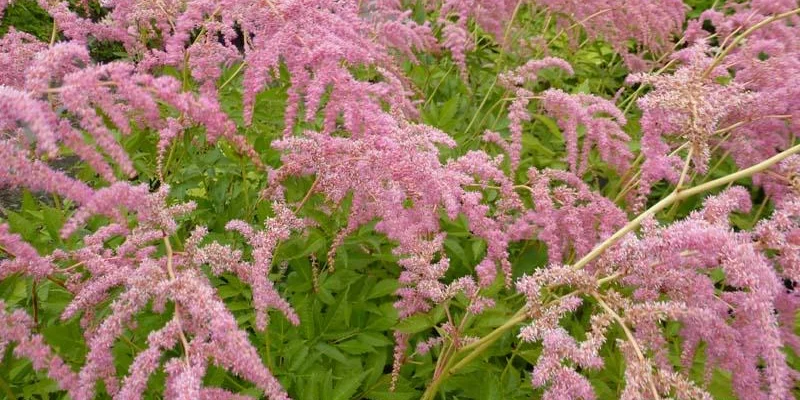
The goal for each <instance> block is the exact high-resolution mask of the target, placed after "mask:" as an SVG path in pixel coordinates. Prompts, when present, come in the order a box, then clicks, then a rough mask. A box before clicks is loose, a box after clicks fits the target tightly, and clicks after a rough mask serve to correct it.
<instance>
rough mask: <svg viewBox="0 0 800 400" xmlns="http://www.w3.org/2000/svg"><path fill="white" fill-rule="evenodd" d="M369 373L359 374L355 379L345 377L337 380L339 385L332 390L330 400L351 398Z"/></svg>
mask: <svg viewBox="0 0 800 400" xmlns="http://www.w3.org/2000/svg"><path fill="white" fill-rule="evenodd" d="M368 373H369V371H364V372H362V373H361V374H359V375H358V376H357V377H355V378H353V377H346V378H343V379H341V380H339V384H338V385H336V387H335V388H334V389H333V397H331V399H332V400H347V399H350V398H352V396H353V395H354V394H355V393H356V390H358V387H359V386H361V382H363V381H364V378H365V377H366V376H367V374H368Z"/></svg>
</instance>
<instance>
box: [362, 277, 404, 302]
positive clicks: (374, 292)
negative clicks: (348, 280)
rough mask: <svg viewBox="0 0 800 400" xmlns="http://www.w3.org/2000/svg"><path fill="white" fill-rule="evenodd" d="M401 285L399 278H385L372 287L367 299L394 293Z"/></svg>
mask: <svg viewBox="0 0 800 400" xmlns="http://www.w3.org/2000/svg"><path fill="white" fill-rule="evenodd" d="M399 286H400V284H399V283H398V282H397V279H384V280H382V281H380V282H378V283H376V284H375V286H373V287H372V289H370V291H369V295H368V296H367V300H369V299H374V298H378V297H383V296H388V295H390V294H393V293H394V292H395V291H397V288H398V287H399Z"/></svg>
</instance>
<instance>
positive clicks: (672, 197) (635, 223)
mask: <svg viewBox="0 0 800 400" xmlns="http://www.w3.org/2000/svg"><path fill="white" fill-rule="evenodd" d="M797 152H800V145H795V146H793V147H791V148H789V149H787V150H785V151H783V152H781V153H778V154H776V155H775V156H772V157H770V158H768V159H766V160H764V161H762V162H760V163H758V164H756V165H753V166H752V167H749V168H745V169H743V170H740V171H737V172H735V173H733V174H730V175H727V176H723V177H722V178H719V179H715V180H713V181H709V182H706V183H703V184H700V185H697V186H694V187H691V188H687V189H681V188H680V187H677V188H675V190H674V191H672V193H670V194H669V195H667V197H664V198H663V199H661V201H659V202H658V203H656V204H654V205H653V206H652V207H650V208H648V209H647V211H645V212H643V213H641V214H639V216H637V217H636V218H634V219H633V220H632V221H630V222H628V223H627V224H626V225H625V226H624V227H622V229H620V230H618V231H617V232H615V233H614V234H613V235H611V237H609V238H608V239H606V240H605V241H604V242H603V243H601V244H600V245H598V246H597V247H595V248H594V249H593V250H592V251H590V252H589V254H586V255H585V256H583V258H581V259H580V260H578V261H577V262H576V263H575V264H574V265H573V266H572V267H573V268H574V269H581V268H583V267H585V266H586V265H588V264H589V263H590V262H592V261H594V259H595V258H597V257H599V256H600V255H601V254H603V252H605V251H606V250H607V249H608V248H609V247H611V246H612V245H614V244H615V243H617V242H618V241H619V240H620V239H622V238H623V237H624V236H625V235H627V234H628V233H630V232H632V231H634V230H635V229H637V228H639V226H640V225H641V224H642V222H643V221H644V220H645V219H647V218H649V217H651V216H653V215H655V214H656V213H657V212H659V211H661V210H663V209H664V208H666V207H667V206H670V205H672V203H674V202H676V201H680V200H683V199H686V198H689V197H691V196H694V195H696V194H700V193H703V192H706V191H708V190H711V189H714V188H717V187H720V186H724V185H727V184H729V183H733V182H735V181H737V180H739V179H742V178H747V177H750V176H752V175H754V174H756V173H759V172H761V171H764V170H766V169H767V168H769V167H771V166H773V165H775V164H777V163H779V162H781V161H783V160H784V159H785V158H786V157H789V156H790V155H792V154H795V153H797Z"/></svg>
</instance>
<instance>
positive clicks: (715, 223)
mask: <svg viewBox="0 0 800 400" xmlns="http://www.w3.org/2000/svg"><path fill="white" fill-rule="evenodd" d="M749 207H750V199H749V196H748V194H747V192H746V191H745V190H744V189H742V188H738V187H735V188H732V189H729V190H728V191H726V192H723V193H722V194H720V195H719V196H717V197H713V198H709V199H707V201H706V203H705V208H704V209H703V210H702V211H696V212H694V213H692V214H691V215H690V216H689V217H688V218H686V219H685V220H681V221H678V222H675V223H673V224H672V225H670V226H667V227H658V226H657V225H655V224H654V223H652V224H649V226H648V227H647V229H646V230H645V232H644V235H643V237H642V238H640V239H634V238H629V239H628V241H626V242H625V243H623V245H622V246H621V247H619V248H618V250H617V251H620V252H622V254H618V255H615V256H614V258H615V259H617V260H624V261H622V265H620V267H621V268H622V271H623V272H624V274H625V276H624V277H623V278H622V279H623V282H625V283H626V284H627V285H630V286H633V287H634V288H635V289H636V290H635V292H634V294H633V300H634V301H635V302H645V303H650V302H655V301H662V300H663V299H664V298H667V299H670V300H671V301H674V302H681V303H682V304H684V306H682V308H683V310H684V311H683V312H679V313H676V314H674V315H672V316H671V317H672V318H675V319H678V320H680V321H681V322H682V323H683V327H682V329H681V336H682V337H683V338H684V342H683V354H682V358H683V360H684V362H685V363H687V364H688V363H690V362H691V360H692V359H693V358H694V357H693V356H694V353H695V352H696V351H697V349H698V345H699V343H700V342H701V341H703V342H705V343H706V350H705V354H706V368H707V371H711V369H712V368H714V366H718V367H720V368H723V369H726V370H729V371H732V372H733V377H732V379H733V388H734V390H735V391H736V392H737V393H738V395H739V396H742V397H746V398H754V399H758V398H780V399H783V398H787V397H788V396H789V387H790V379H791V378H790V374H789V368H788V366H787V364H786V359H785V356H784V354H783V352H782V351H781V347H782V346H783V345H782V341H781V333H780V330H779V327H778V320H777V319H776V315H775V314H774V312H773V310H774V304H775V303H776V300H777V296H779V293H780V291H781V287H782V285H781V283H780V280H779V278H778V275H777V274H776V273H775V270H774V268H773V267H772V265H770V262H769V260H768V259H767V258H766V257H765V256H764V255H762V254H761V253H760V252H759V251H758V249H757V248H756V246H755V244H754V242H753V241H752V240H751V238H750V235H749V234H748V233H737V232H734V231H733V230H732V229H731V228H730V225H729V223H728V215H729V214H730V213H731V212H732V211H735V210H747V209H749ZM714 269H720V270H721V272H722V273H724V276H725V278H724V279H725V280H724V282H725V287H726V289H725V290H724V291H722V293H719V294H718V293H717V289H716V288H715V284H714V282H713V281H712V280H711V278H710V277H709V276H708V274H709V273H710V272H711V270H714ZM652 322H653V321H651V323H652ZM653 329H656V331H653ZM657 329H659V328H656V327H655V326H652V325H651V326H650V328H648V327H647V324H646V323H645V321H644V320H642V321H638V322H637V333H640V334H645V333H647V332H651V333H652V332H658V330H657ZM756 338H758V339H756ZM639 339H640V340H641V341H642V342H643V343H645V344H646V345H647V346H649V347H651V348H652V349H653V350H654V351H655V352H656V354H658V352H659V351H662V352H663V351H664V350H659V348H660V347H661V346H664V343H663V339H661V338H660V335H656V334H648V335H647V336H644V335H642V337H640V338H639ZM662 360H664V358H662ZM761 360H763V361H764V368H763V370H762V368H761V367H760V364H761ZM659 367H660V368H667V367H669V363H667V362H666V361H662V362H661V363H660V365H659ZM761 382H767V385H766V387H767V389H766V391H765V390H762V384H761Z"/></svg>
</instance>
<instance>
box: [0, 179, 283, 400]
mask: <svg viewBox="0 0 800 400" xmlns="http://www.w3.org/2000/svg"><path fill="white" fill-rule="evenodd" d="M168 191H169V187H168V186H162V188H161V189H160V190H159V191H158V192H156V193H149V191H148V189H147V186H146V185H144V186H138V187H135V186H130V185H129V184H127V183H117V184H114V185H112V186H111V187H109V188H106V189H102V190H99V191H97V192H96V193H94V194H93V195H92V196H91V198H90V199H89V200H88V201H86V203H85V204H84V205H83V206H82V207H81V208H80V209H79V210H78V212H77V213H76V214H75V215H74V216H73V217H72V219H71V220H70V221H68V222H67V223H66V224H65V228H64V230H63V232H62V233H63V235H65V236H66V235H70V234H72V233H73V232H74V231H75V230H76V227H78V226H81V225H82V222H83V221H84V220H85V219H86V218H87V217H88V216H89V215H94V214H98V213H101V214H107V215H109V216H112V217H115V220H116V222H114V223H112V224H111V225H107V226H105V227H103V228H100V229H98V230H97V231H96V232H94V233H91V234H89V235H87V236H85V237H84V238H83V241H84V243H85V246H84V247H82V248H80V249H78V250H75V251H73V252H63V251H61V252H57V253H54V254H53V255H52V256H49V257H46V258H44V257H41V256H39V255H38V253H37V252H36V251H35V250H34V249H32V248H30V247H29V246H27V245H26V244H24V242H21V241H20V238H19V237H18V236H17V235H14V234H11V233H9V231H8V229H7V227H6V226H5V225H2V226H0V244H2V245H3V247H4V248H6V249H7V250H8V251H10V252H11V255H12V256H13V257H14V258H13V260H4V261H3V262H2V263H0V267H2V270H0V271H1V272H2V276H7V275H8V274H11V273H20V272H21V273H24V274H28V275H31V276H34V277H37V278H42V277H46V276H47V275H49V274H51V273H53V272H55V264H54V263H53V262H54V261H58V260H67V259H69V260H73V261H78V262H79V264H81V265H83V270H84V271H85V272H79V270H70V271H67V270H65V271H61V272H62V273H65V274H66V275H67V277H68V279H67V281H66V286H67V288H68V289H69V290H70V291H71V292H72V293H74V298H73V300H72V301H71V303H70V304H68V305H67V307H66V308H65V309H64V311H63V313H62V318H63V319H65V320H66V319H69V318H72V317H74V316H77V315H79V314H83V316H82V318H81V324H82V325H83V326H84V328H85V329H86V330H85V336H86V341H87V344H88V347H89V353H88V355H87V357H86V363H85V364H84V366H83V367H82V368H81V370H80V371H79V372H78V373H77V374H76V373H73V372H71V371H69V369H68V368H67V369H66V370H65V369H64V368H65V367H63V366H62V363H61V362H60V361H59V360H60V359H58V358H57V357H53V356H49V355H47V353H46V352H45V353H41V351H44V350H41V351H40V350H37V352H39V354H42V355H41V356H39V355H37V356H36V357H41V358H37V360H41V361H36V362H37V364H36V365H37V368H43V367H44V365H46V364H49V368H50V373H51V375H52V376H53V377H54V378H56V379H57V380H60V381H61V385H62V388H64V389H65V390H67V391H68V392H69V393H70V395H71V396H72V397H73V398H75V399H89V398H92V397H93V396H94V395H95V382H96V381H97V380H103V381H104V382H105V387H106V390H107V391H108V393H109V394H111V395H112V396H114V397H115V398H120V399H137V398H140V397H141V395H142V393H143V390H144V389H145V387H146V382H147V378H148V377H149V375H151V374H152V373H153V372H155V370H156V369H157V368H158V367H159V365H160V364H161V362H162V361H161V358H162V354H163V353H164V352H165V351H167V350H170V349H172V348H174V347H175V346H176V345H178V343H181V347H182V351H183V353H184V356H183V359H173V360H169V361H167V362H166V363H165V364H164V368H165V370H166V371H167V375H168V379H167V380H168V382H167V388H166V394H167V395H168V396H169V397H174V398H183V397H185V396H190V397H208V396H212V394H214V395H216V394H224V391H221V390H218V389H212V390H211V391H208V389H205V388H202V387H201V382H202V376H203V375H204V374H205V371H206V368H207V366H208V363H209V360H211V361H212V362H213V363H214V364H216V365H218V366H220V367H223V368H227V369H229V370H230V371H231V372H233V373H236V374H237V375H239V376H241V377H242V378H244V379H248V380H250V381H252V382H253V383H255V384H256V385H257V386H258V387H259V388H260V389H262V390H263V391H264V393H265V394H266V395H267V397H268V398H270V399H288V397H287V396H286V394H285V392H284V391H283V389H281V387H280V384H279V383H278V382H277V380H276V379H275V378H274V377H273V375H272V374H271V373H270V372H269V371H268V370H267V369H266V368H265V367H264V366H263V364H262V363H261V359H260V357H259V356H258V353H257V352H256V350H255V349H254V348H253V347H252V345H251V344H250V343H249V341H248V339H247V334H246V333H245V332H243V331H241V330H240V329H239V328H238V326H237V323H236V320H235V319H234V317H233V315H231V314H230V312H229V311H228V310H227V309H226V308H225V306H224V304H223V303H222V301H221V300H220V299H219V298H218V296H217V295H216V292H215V290H214V288H213V287H212V286H211V284H210V282H209V281H208V279H207V278H206V277H205V275H203V274H202V270H201V269H200V266H201V265H202V264H204V263H209V264H211V265H212V271H213V272H214V273H217V274H218V273H221V272H224V271H226V270H230V271H232V272H234V273H235V274H237V275H239V277H240V278H241V279H242V280H243V281H245V282H248V283H251V284H252V285H253V286H252V287H253V291H254V302H255V306H256V307H257V309H258V310H259V315H261V317H259V326H261V327H262V328H263V325H264V324H265V322H266V320H265V318H264V316H265V314H264V313H263V312H264V310H265V308H266V307H277V308H279V309H281V310H282V311H284V312H285V313H287V317H288V318H289V319H290V320H292V321H293V322H295V323H296V322H298V321H297V316H296V314H294V311H292V310H291V307H290V306H288V304H287V303H286V302H285V301H283V300H281V299H280V297H279V296H278V295H277V293H276V292H275V290H274V288H273V287H272V285H271V283H269V282H268V281H266V273H265V272H261V271H262V270H261V269H259V268H263V267H258V268H257V266H259V265H265V264H264V263H266V265H268V264H269V258H268V252H270V251H271V250H269V248H268V247H269V246H273V247H274V244H275V240H276V239H278V238H285V235H286V234H287V232H288V229H291V228H292V227H296V226H297V225H296V223H295V222H292V221H293V220H292V219H289V220H287V219H286V217H285V214H286V213H283V215H284V217H282V218H280V217H279V218H277V219H276V220H270V221H268V225H267V226H268V227H270V229H271V232H274V233H272V234H270V236H264V237H263V238H262V236H258V235H256V236H254V240H256V243H257V244H256V247H257V249H258V250H257V251H256V252H255V254H254V257H255V262H254V263H252V264H250V263H246V262H243V261H241V260H238V259H232V258H231V255H230V253H226V256H223V255H220V252H219V249H220V248H221V247H219V245H216V246H214V245H213V244H212V245H210V246H209V247H202V248H198V247H197V244H198V243H199V241H200V240H201V239H202V233H203V229H200V230H199V231H198V232H199V233H197V234H195V235H193V236H192V238H191V239H190V242H189V243H187V244H188V245H189V247H188V248H187V252H186V253H182V254H176V253H174V252H173V251H172V247H171V245H170V241H171V240H172V239H170V236H171V235H172V234H174V233H175V231H176V229H177V222H176V221H175V218H176V217H177V216H180V215H182V214H185V213H186V212H188V211H191V210H192V209H193V207H194V205H193V204H191V203H190V204H181V205H174V206H166V205H165V201H166V195H167V193H168ZM121 207H125V208H126V209H127V210H128V211H130V212H133V213H134V214H135V215H136V219H137V224H136V226H135V227H134V228H132V229H131V228H128V221H127V220H125V219H120V218H121V215H120V214H119V211H121V209H120V208H121ZM279 215H280V214H279ZM275 235H277V236H275ZM113 236H126V238H125V240H124V241H123V243H122V244H120V245H119V246H117V247H116V248H107V247H106V245H105V243H106V241H107V240H108V239H109V238H111V237H113ZM269 237H271V239H268V238H269ZM265 240H266V241H265ZM270 240H271V242H270ZM159 242H163V243H164V244H165V249H166V254H163V255H158V248H157V244H158V243H159ZM262 242H263V244H262ZM270 243H272V244H271V245H270ZM265 246H266V247H265ZM215 254H216V256H215ZM228 261H230V264H228ZM220 263H222V264H220ZM261 277H263V279H262V278H261ZM117 287H121V288H123V290H122V292H121V293H120V294H119V295H117V296H115V297H112V296H113V292H114V289H115V288H117ZM107 299H113V301H112V302H111V305H110V310H111V313H110V315H108V316H106V317H104V318H102V319H98V318H97V317H96V315H95V310H96V308H97V307H98V306H99V305H100V303H102V302H103V301H105V300H107ZM167 302H170V303H172V304H174V307H173V310H172V315H173V316H172V319H171V320H170V322H168V323H167V324H166V325H165V326H163V327H162V328H160V329H158V330H156V331H153V332H151V333H150V335H149V339H148V342H149V347H148V348H147V349H146V350H144V351H142V352H140V353H139V354H137V355H136V357H135V359H134V362H133V364H132V365H131V368H130V370H129V373H128V375H127V376H126V377H125V378H124V380H122V381H120V379H119V378H118V377H117V376H116V371H115V368H114V364H113V356H112V353H111V349H112V346H113V343H114V342H115V341H116V340H117V338H118V337H119V336H120V335H123V334H125V331H126V330H127V329H128V328H129V327H132V326H133V325H132V324H133V323H134V317H135V315H136V314H137V313H139V312H142V311H144V309H145V308H146V307H147V306H148V304H149V303H151V304H152V309H153V311H155V312H158V313H164V312H166V311H167V308H166V306H167ZM19 313H21V311H18V312H15V314H13V315H14V317H13V318H15V319H16V320H19V322H18V325H11V328H9V329H11V330H9V331H8V332H5V331H3V333H2V335H0V337H2V339H3V341H9V340H11V341H15V342H18V343H20V345H19V346H17V351H18V352H19V353H18V354H22V355H26V354H27V353H26V352H29V351H33V349H35V348H36V349H38V348H42V349H47V347H46V346H45V347H42V346H44V344H42V343H41V338H40V337H39V336H33V337H29V336H26V335H28V334H25V333H24V330H23V328H25V327H28V326H29V325H30V323H29V322H25V321H26V320H25V319H21V320H20V318H21V317H19V315H17V314H19ZM28 349H30V350H28ZM43 363H44V364H43ZM192 393H194V395H191V394H192Z"/></svg>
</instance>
